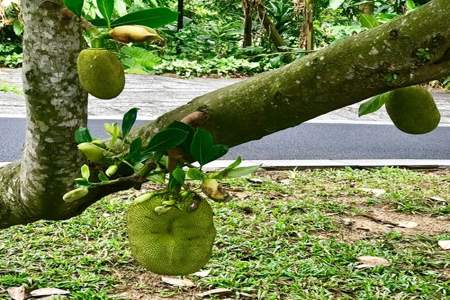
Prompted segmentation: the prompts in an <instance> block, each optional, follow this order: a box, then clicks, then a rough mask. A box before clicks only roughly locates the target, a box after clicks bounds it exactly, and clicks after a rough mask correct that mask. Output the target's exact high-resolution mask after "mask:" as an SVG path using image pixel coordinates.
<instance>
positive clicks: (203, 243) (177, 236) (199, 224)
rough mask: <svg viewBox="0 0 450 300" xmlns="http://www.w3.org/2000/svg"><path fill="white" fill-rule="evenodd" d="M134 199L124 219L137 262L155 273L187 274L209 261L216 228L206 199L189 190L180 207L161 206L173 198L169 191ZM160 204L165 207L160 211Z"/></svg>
mask: <svg viewBox="0 0 450 300" xmlns="http://www.w3.org/2000/svg"><path fill="white" fill-rule="evenodd" d="M136 200H137V201H135V202H134V203H133V204H132V205H131V206H130V208H129V209H128V213H127V222H128V236H129V241H130V245H131V252H132V254H133V256H134V257H135V258H136V260H137V261H138V262H139V263H140V264H142V265H143V266H144V267H146V268H147V269H148V270H150V271H151V272H153V273H157V274H162V275H186V274H190V273H194V272H196V271H198V270H200V269H201V268H202V267H203V266H204V265H205V264H206V263H207V262H208V260H209V258H210V256H211V250H212V245H213V242H214V238H215V236H216V229H215V228H214V223H213V212H212V209H211V206H210V205H209V204H208V202H207V201H206V200H203V199H201V198H200V197H199V196H197V195H193V194H192V195H191V196H188V197H185V198H184V199H183V200H182V201H183V202H182V204H181V205H179V207H180V208H178V207H175V206H164V203H167V202H168V201H169V202H172V201H170V200H174V199H173V198H171V197H170V196H168V194H158V193H154V194H146V195H144V196H141V197H139V199H136ZM177 201H179V200H178V199H177ZM178 203H179V202H178ZM194 204H195V205H196V208H195V210H192V209H191V207H193V206H194ZM161 207H164V208H166V209H165V210H164V212H162V213H160V212H159V210H161V209H160V208H161Z"/></svg>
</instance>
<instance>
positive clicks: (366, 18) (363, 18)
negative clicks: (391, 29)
mask: <svg viewBox="0 0 450 300" xmlns="http://www.w3.org/2000/svg"><path fill="white" fill-rule="evenodd" d="M358 19H359V22H360V23H361V26H363V27H366V28H369V29H370V28H375V27H377V26H378V25H380V22H378V20H377V19H376V18H375V17H374V16H373V15H366V14H361V15H359V17H358Z"/></svg>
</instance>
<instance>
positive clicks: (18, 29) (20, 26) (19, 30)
mask: <svg viewBox="0 0 450 300" xmlns="http://www.w3.org/2000/svg"><path fill="white" fill-rule="evenodd" d="M13 30H14V33H15V34H16V35H17V36H21V35H22V33H23V24H22V22H20V20H19V19H17V20H15V21H14V23H13Z"/></svg>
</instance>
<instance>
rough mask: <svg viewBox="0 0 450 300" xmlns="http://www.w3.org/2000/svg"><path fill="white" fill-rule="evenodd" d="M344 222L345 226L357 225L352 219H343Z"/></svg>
mask: <svg viewBox="0 0 450 300" xmlns="http://www.w3.org/2000/svg"><path fill="white" fill-rule="evenodd" d="M342 221H343V222H344V225H345V226H352V225H353V224H355V221H353V220H352V219H349V218H344V219H342Z"/></svg>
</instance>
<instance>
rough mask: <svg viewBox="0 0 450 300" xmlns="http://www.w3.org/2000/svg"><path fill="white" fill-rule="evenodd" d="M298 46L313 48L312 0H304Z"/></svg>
mask: <svg viewBox="0 0 450 300" xmlns="http://www.w3.org/2000/svg"><path fill="white" fill-rule="evenodd" d="M299 44H300V48H304V49H305V50H307V51H311V50H313V49H314V0H304V7H303V25H302V29H301V33H300V38H299Z"/></svg>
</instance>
